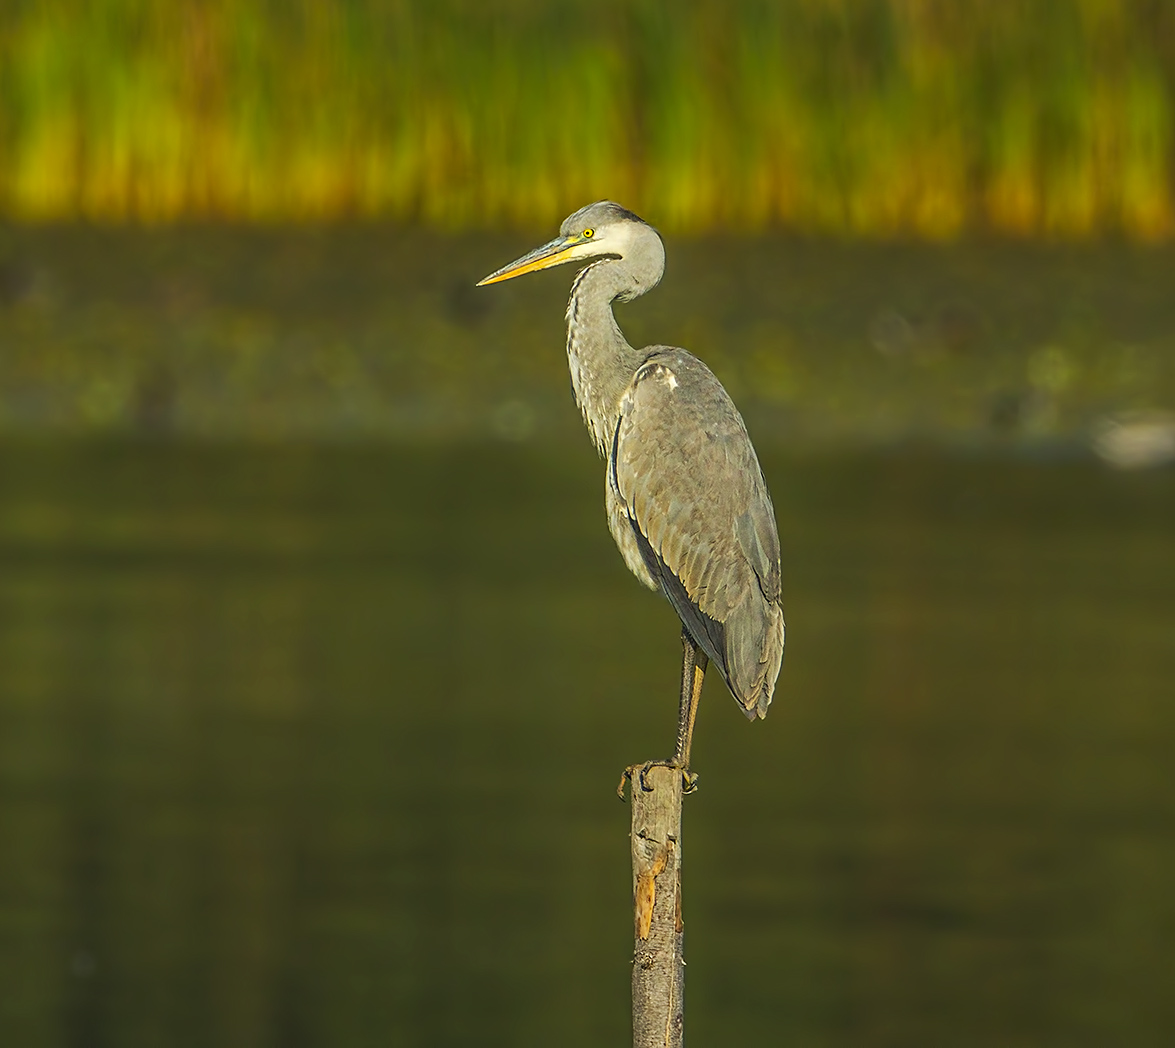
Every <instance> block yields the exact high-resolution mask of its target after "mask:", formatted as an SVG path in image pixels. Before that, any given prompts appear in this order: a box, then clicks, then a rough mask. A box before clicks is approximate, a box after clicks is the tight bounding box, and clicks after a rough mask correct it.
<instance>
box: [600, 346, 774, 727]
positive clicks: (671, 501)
mask: <svg viewBox="0 0 1175 1048" xmlns="http://www.w3.org/2000/svg"><path fill="white" fill-rule="evenodd" d="M610 460H611V461H610V466H611V468H610V471H609V473H610V483H611V484H612V486H613V487H614V489H615V492H616V497H617V499H618V501H619V502H620V503H621V504H622V506H623V507H624V510H625V511H626V513H627V517H628V520H629V524H630V526H631V528H632V531H633V534H634V537H635V538H636V541H637V546H638V548H639V549H640V551H641V553H642V557H643V560H644V562H645V565H646V567H647V569H648V571H649V574H650V575H651V576H652V577H653V578H655V579H657V580H658V581H659V582H660V584H661V588H662V589H663V590H664V592H665V595H666V596H667V597H668V598H669V600H670V602H671V603H672V604H673V605H674V607H675V608H676V610H677V612H678V614H679V615H680V616H681V619H682V622H683V623H684V624H685V626H686V628H687V629H688V630H689V631H690V633H691V635H692V636H693V637H694V639H695V640H696V641H697V642H698V643H699V644H700V645H701V647H702V649H703V650H704V651H705V652H706V653H707V654H708V655H709V656H710V658H711V659H712V660H714V662H715V663H716V664H717V665H718V667H719V669H720V670H721V672H722V675H723V677H724V678H725V679H726V682H727V684H728V685H729V686H730V690H731V692H732V693H733V694H734V696H735V698H737V699H738V700H739V702H740V703H741V704H742V705H743V707H744V710H745V711H746V712H747V714H748V716H754V715H755V714H756V713H758V714H759V715H760V716H762V715H763V714H765V713H766V709H767V705H768V704H769V703H770V701H771V695H772V693H773V691H774V687H775V680H776V677H777V676H778V674H779V666H780V662H781V661H782V657H783V613H782V610H781V608H780V565H779V538H778V534H777V531H776V526H775V514H774V510H773V509H772V506H771V499H770V496H769V495H768V494H767V485H766V483H765V482H764V480H763V473H762V470H761V469H760V467H759V461H758V458H757V456H756V455H755V450H754V448H753V447H752V445H751V441H750V438H749V437H748V436H747V431H746V427H745V426H744V424H743V420H742V417H741V416H740V415H739V413H738V410H737V409H736V408H735V406H734V404H733V402H732V401H731V399H730V397H729V396H728V395H727V393H726V391H725V390H724V389H723V388H722V385H721V383H719V381H718V380H717V379H716V378H715V377H714V375H713V373H712V372H711V371H710V370H709V368H707V367H706V366H705V364H703V363H702V362H701V361H700V360H698V359H697V358H696V357H694V356H692V355H691V354H689V353H686V352H685V351H684V350H677V349H666V348H660V347H658V348H657V349H654V350H652V351H650V354H649V356H648V358H647V360H646V362H645V363H644V364H643V365H642V366H641V367H640V368H639V369H638V370H637V372H636V374H635V376H634V378H633V381H632V383H631V385H630V386H629V389H628V390H627V391H626V393H625V395H624V397H623V400H622V403H621V410H620V418H619V422H618V424H617V428H616V433H615V437H614V440H613V446H612V449H611V455H610ZM614 533H615V532H614ZM618 542H619V540H618ZM622 551H623V546H622ZM626 559H627V557H626Z"/></svg>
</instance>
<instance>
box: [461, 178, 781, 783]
mask: <svg viewBox="0 0 1175 1048" xmlns="http://www.w3.org/2000/svg"><path fill="white" fill-rule="evenodd" d="M577 261H586V262H588V264H587V265H586V266H585V267H584V268H583V269H582V270H580V272H579V274H578V275H577V276H576V278H575V280H574V282H573V283H572V285H571V298H570V300H569V301H568V303H567V362H568V365H569V367H570V369H571V384H572V387H573V388H574V391H575V400H576V402H577V403H578V404H579V408H580V411H582V412H583V418H584V422H585V423H586V424H587V428H588V430H589V432H590V433H591V436H592V439H593V440H594V441H595V444H596V447H597V448H598V449H599V452H600V454H601V455H602V456H603V457H604V458H606V459H607V463H608V466H607V474H606V479H605V485H604V503H605V506H606V508H607V512H608V526H609V528H610V529H611V531H612V537H613V538H614V539H615V540H616V545H617V546H619V547H620V553H621V555H622V556H623V557H624V562H625V563H626V564H627V565H628V567H629V569H630V570H631V571H632V573H633V574H634V575H636V577H637V578H638V579H640V580H641V582H643V583H644V584H645V585H646V586H648V587H650V588H651V589H659V590H661V591H662V592H663V593H664V594H665V596H666V597H667V598H668V599H669V602H670V603H671V604H672V605H673V607H674V608H675V609H676V610H677V614H678V615H679V616H680V618H681V623H682V634H681V637H682V650H683V658H682V672H681V701H680V707H679V711H678V726H677V745H676V747H675V749H674V753H673V759H672V760H671V761H669V762H666V763H668V764H669V765H670V766H672V767H675V768H678V769H680V770H681V772H682V775H683V777H684V779H685V782H686V785H687V787H692V784H693V776H692V774H691V773H690V771H689V758H690V744H691V741H692V738H693V729H694V717H695V716H696V714H697V709H698V700H699V698H700V696H701V690H702V679H703V676H704V674H705V672H706V665H707V662H708V661H713V663H714V664H715V665H716V666H717V667H718V670H719V672H720V673H721V674H722V677H723V679H724V680H725V681H726V683H727V686H728V687H729V688H730V691H731V693H732V694H733V695H734V697H735V698H736V699H737V700H738V702H739V704H740V706H741V707H742V710H743V712H744V713H745V714H746V716H747V717H748V718H752V719H753V718H754V717H756V716H758V717H765V716H766V715H767V707H768V706H769V705H770V704H771V696H772V693H773V692H774V690H775V682H776V679H777V678H778V676H779V667H780V663H781V662H782V660H783V636H784V627H783V610H782V608H781V606H780V568H779V535H778V533H777V531H776V527H775V513H774V510H773V509H772V506H771V497H770V496H769V495H768V494H767V483H766V481H765V480H764V479H763V471H762V470H761V469H760V467H759V460H758V458H757V456H756V455H755V449H754V448H753V447H752V446H751V440H750V437H748V436H747V430H746V426H745V425H744V424H743V420H742V416H741V415H739V413H738V409H737V408H736V407H735V406H734V402H733V401H732V400H731V399H730V396H729V394H727V392H726V390H725V389H723V388H722V384H721V383H720V382H719V381H718V379H717V378H715V377H714V374H713V373H712V372H711V371H710V369H709V368H708V367H706V365H705V364H703V363H702V362H701V361H700V360H699V359H698V358H697V357H695V356H693V355H692V354H690V353H687V352H686V351H685V350H684V349H677V348H674V347H672V346H647V347H645V348H644V349H634V348H633V347H632V346H630V345H629V344H628V342H627V341H626V340H625V338H624V335H623V334H622V333H621V331H620V328H619V326H618V325H617V323H616V319H615V317H614V316H613V315H612V303H613V302H614V301H616V300H620V301H621V302H627V301H629V300H630V299H634V298H636V297H637V296H639V295H643V294H644V293H645V292H646V291H649V290H650V289H652V288H654V287H656V286H657V284H658V282H659V281H660V280H661V276H662V274H663V273H664V272H665V247H664V245H663V244H662V243H661V237H660V236H659V235H658V233H657V231H656V230H655V229H653V227H652V226H650V225H648V224H647V223H645V222H644V221H643V220H642V219H640V218H638V217H637V216H636V215H634V214H633V213H632V212H631V211H628V210H626V209H625V208H623V207H621V206H620V205H619V204H614V203H612V202H611V201H608V200H601V201H598V202H597V203H594V204H589V205H588V206H587V207H585V208H581V209H580V210H579V211H576V212H575V214H573V215H571V216H570V217H569V218H568V219H567V220H566V221H565V222H564V223H563V225H562V226H561V227H560V229H559V235H558V236H557V237H556V238H555V239H554V240H552V241H550V242H549V243H547V244H544V245H543V246H542V247H539V248H536V249H535V250H534V251H531V252H530V253H529V254H526V255H523V256H522V258H520V259H518V260H517V261H515V262H511V263H510V264H509V265H508V266H504V267H503V268H502V269H499V270H498V271H497V272H496V273H491V274H490V275H489V276H488V277H486V278H485V279H484V280H482V281H481V282H480V283H481V284H494V283H497V282H498V281H500V280H509V279H511V278H512V277H517V276H522V274H523V273H532V272H534V271H536V270H539V269H547V268H548V267H550V266H558V265H561V264H562V263H564V262H577ZM654 763H656V762H654ZM621 785H622V786H623V782H622V783H621Z"/></svg>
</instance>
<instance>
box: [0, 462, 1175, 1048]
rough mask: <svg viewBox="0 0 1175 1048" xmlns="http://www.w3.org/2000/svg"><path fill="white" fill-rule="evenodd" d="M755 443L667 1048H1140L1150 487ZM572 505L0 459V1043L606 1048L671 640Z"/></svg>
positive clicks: (484, 485)
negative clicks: (635, 786)
mask: <svg viewBox="0 0 1175 1048" xmlns="http://www.w3.org/2000/svg"><path fill="white" fill-rule="evenodd" d="M763 459H764V466H765V470H766V472H767V475H768V479H769V481H770V483H771V486H772V490H773V494H774V497H775V502H776V506H777V507H778V511H779V517H780V528H781V535H782V540H783V546H784V550H785V586H786V590H785V593H786V599H787V609H788V615H789V625H790V629H789V634H788V641H789V649H788V655H787V658H786V660H785V664H784V668H783V676H782V678H781V684H780V689H779V692H778V694H777V697H776V702H775V705H774V707H773V709H772V712H771V716H770V717H769V718H768V719H767V721H766V722H764V723H762V724H756V725H748V724H747V723H746V722H745V721H744V720H743V718H742V717H741V716H739V715H738V713H737V711H736V709H735V708H734V705H733V703H732V701H731V699H730V698H729V696H728V695H727V694H726V693H725V692H724V690H723V688H722V686H721V684H720V682H719V681H717V680H712V681H711V682H710V683H709V684H708V686H707V690H706V696H705V699H704V702H703V705H702V709H701V714H700V718H699V728H698V735H697V744H696V747H695V765H696V768H697V769H698V770H699V771H700V773H701V789H700V791H699V792H698V793H697V795H695V796H693V797H691V798H689V801H688V805H687V811H686V816H685V818H686V823H685V833H686V839H685V847H686V852H685V919H686V927H687V956H688V960H689V969H688V979H687V1011H686V1015H687V1029H688V1030H689V1036H690V1040H691V1042H692V1043H696V1044H729V1045H749V1044H784V1043H791V1044H803V1045H844V1046H859V1045H928V1046H929V1045H943V1044H950V1045H994V1044H999V1045H1015V1044H1025V1045H1028V1044H1031V1045H1034V1046H1036V1045H1066V1046H1071V1045H1106V1044H1120V1045H1160V1044H1167V1043H1170V1041H1171V1038H1172V1036H1173V1035H1175V1001H1173V999H1172V997H1171V995H1170V992H1169V991H1170V960H1171V935H1172V931H1173V930H1175V901H1173V899H1175V896H1173V895H1172V893H1171V890H1170V889H1171V884H1172V883H1173V882H1175V770H1173V766H1172V762H1171V758H1170V754H1171V752H1172V750H1173V748H1175V704H1173V703H1172V689H1171V681H1172V679H1175V556H1173V554H1172V541H1171V536H1172V525H1173V523H1175V488H1173V485H1172V475H1171V473H1170V471H1162V470H1158V471H1151V472H1139V473H1113V472H1110V471H1108V470H1105V469H1102V468H1099V467H1097V466H1096V465H1094V464H1093V463H1091V462H1084V461H1070V460H1054V461H1039V462H1030V461H1024V460H1013V459H994V458H987V459H984V458H959V457H955V458H951V457H939V456H935V455H930V454H925V455H919V454H914V453H906V454H901V455H898V454H890V455H886V454H880V453H874V454H864V453H862V454H853V455H814V454H810V455H789V456H782V455H780V454H778V453H773V452H771V451H770V450H768V451H767V453H765V454H764V456H763ZM600 492H601V483H600V469H599V465H598V463H596V461H595V460H594V458H593V456H592V453H591V451H590V449H589V448H588V447H587V443H586V441H584V442H582V443H580V444H575V445H569V446H568V447H566V448H564V447H557V448H550V449H547V450H543V449H541V448H538V447H533V446H528V445H520V444H511V443H487V444H473V443H451V444H439V443H433V444H422V445H416V446H412V445H387V446H384V447H382V448H373V447H364V446H360V445H354V446H349V445H336V446H310V445H306V446H296V445H284V446H265V445H258V444H232V445H229V444H226V445H215V444H193V443H185V442H181V441H176V442H169V441H160V442H155V443H151V442H145V441H125V440H119V441H105V442H95V441H90V442H83V441H70V440H62V439H54V440H48V439H46V440H41V441H29V440H24V441H15V442H14V441H9V442H8V443H7V444H6V445H5V446H4V447H3V449H0V840H2V841H3V854H2V856H0V985H2V986H3V987H4V990H3V993H2V994H0V1041H2V1042H3V1043H4V1044H6V1045H9V1044H10V1045H20V1046H22V1048H41V1046H44V1048H58V1046H62V1048H65V1046H71V1045H87V1046H104V1045H111V1046H114V1045H117V1046H119V1048H135V1046H144V1048H146V1046H156V1045H161V1044H166V1045H176V1046H185V1045H191V1046H196V1045H200V1046H203V1045H209V1046H212V1045H215V1046H218V1048H222V1046H224V1048H227V1046H236V1045H240V1046H246V1045H247V1046H259V1045H275V1046H276V1045H282V1046H290V1045H294V1046H297V1045H303V1046H307V1048H317V1046H327V1045H330V1046H332V1048H349V1046H358V1045H375V1044H381V1045H384V1044H396V1045H457V1044H479V1045H503V1046H506V1045H509V1046H515V1045H524V1044H551V1043H556V1042H557V1043H559V1044H562V1045H568V1046H577V1045H585V1046H586V1045H599V1044H620V1043H624V1042H625V1040H626V1038H627V1036H628V1033H627V1021H628V1019H627V1013H628V1006H629V1005H628V964H629V959H630V948H631V943H630V934H631V933H630V927H631V926H630V908H629V907H630V902H629V890H630V886H629V869H628V843H627V822H628V812H627V809H626V808H624V807H621V806H620V805H619V804H618V803H617V802H616V799H615V797H614V796H613V794H612V789H613V786H614V784H615V780H616V778H617V776H618V773H619V771H620V769H621V768H622V767H623V766H624V765H625V764H627V763H629V762H631V761H633V760H637V759H643V758H648V757H652V756H656V755H659V754H662V753H664V752H666V751H667V750H668V749H669V747H670V745H671V740H672V733H673V722H674V716H675V701H676V700H675V689H676V674H677V658H678V641H677V627H676V622H675V619H674V616H673V614H672V612H671V611H670V609H669V607H668V605H666V604H665V603H664V602H663V601H661V600H659V599H658V598H656V597H655V596H653V595H651V594H649V593H647V592H645V591H643V590H641V588H640V587H638V586H637V585H636V584H635V582H633V580H632V579H631V578H629V577H628V576H627V573H626V572H625V570H624V568H623V566H622V565H621V563H620V560H619V558H618V557H617V556H616V554H615V551H614V550H613V548H612V545H611V540H610V538H609V537H608V535H607V532H606V528H605V526H604V521H603V513H602V507H601V494H600ZM552 1031H556V1032H557V1035H553V1034H552Z"/></svg>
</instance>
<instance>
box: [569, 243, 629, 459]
mask: <svg viewBox="0 0 1175 1048" xmlns="http://www.w3.org/2000/svg"><path fill="white" fill-rule="evenodd" d="M631 289H632V284H631V280H630V279H627V278H626V277H625V276H624V275H623V274H622V273H621V272H620V271H619V267H617V266H615V265H613V264H612V262H611V261H610V260H608V259H601V260H600V261H598V262H593V263H592V264H591V265H590V266H588V267H586V268H585V269H584V270H582V271H581V272H580V274H579V276H577V277H576V278H575V283H574V284H572V285H571V298H570V300H569V301H568V303H567V365H568V367H569V368H570V370H571V386H572V389H573V390H574V391H575V402H576V403H577V404H578V405H579V410H580V411H581V412H582V413H583V420H584V422H585V424H586V425H587V428H588V431H589V432H590V433H591V435H592V440H593V441H594V442H595V445H596V448H597V449H598V450H599V452H600V454H601V455H606V454H607V448H608V444H609V442H610V441H611V439H612V434H613V432H614V431H615V429H616V422H617V419H618V418H619V416H620V398H621V397H622V396H623V395H624V391H625V390H626V389H628V386H629V384H630V383H631V381H632V376H633V375H634V374H635V372H636V369H637V368H638V367H639V366H640V364H641V354H640V351H639V350H636V349H633V348H632V346H630V345H629V344H628V341H627V340H626V339H625V337H624V334H623V333H622V332H621V330H620V327H619V325H618V324H617V323H616V318H615V316H613V314H612V301H613V300H614V299H615V298H616V297H617V296H618V295H620V294H621V293H622V292H625V291H628V292H630V291H631ZM642 290H643V289H642Z"/></svg>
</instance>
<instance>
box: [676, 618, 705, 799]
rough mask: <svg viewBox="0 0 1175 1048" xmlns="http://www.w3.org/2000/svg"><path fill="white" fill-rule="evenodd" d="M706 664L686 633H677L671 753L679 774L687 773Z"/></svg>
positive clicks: (684, 630) (693, 641) (703, 656)
mask: <svg viewBox="0 0 1175 1048" xmlns="http://www.w3.org/2000/svg"><path fill="white" fill-rule="evenodd" d="M709 664H710V660H709V658H708V657H707V656H706V653H705V652H704V651H702V649H701V648H700V647H698V644H697V642H696V641H695V640H694V638H693V637H691V636H690V635H689V631H688V630H686V629H682V631H681V702H680V704H679V706H678V711H677V746H676V747H675V749H674V751H673V763H674V764H676V765H677V766H678V767H679V768H681V769H682V771H683V772H686V773H687V777H688V772H689V755H690V747H691V746H692V745H693V741H694V720H695V719H696V718H697V716H698V703H699V701H700V700H701V698H702V681H703V680H704V679H705V676H706V667H707V666H708V665H709ZM691 785H692V783H691Z"/></svg>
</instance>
